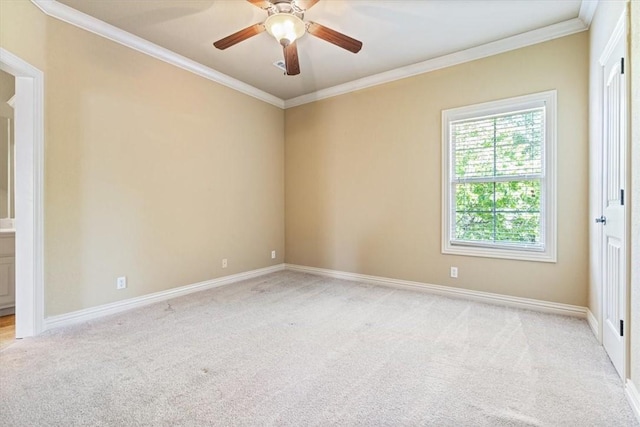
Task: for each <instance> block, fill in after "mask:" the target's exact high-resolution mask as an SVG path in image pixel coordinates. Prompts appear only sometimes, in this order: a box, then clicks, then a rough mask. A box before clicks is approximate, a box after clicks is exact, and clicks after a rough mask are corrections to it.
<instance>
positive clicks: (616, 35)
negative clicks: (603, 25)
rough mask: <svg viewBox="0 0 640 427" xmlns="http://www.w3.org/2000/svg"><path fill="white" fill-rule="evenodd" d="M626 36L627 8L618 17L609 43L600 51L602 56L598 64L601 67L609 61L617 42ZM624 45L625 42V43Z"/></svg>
mask: <svg viewBox="0 0 640 427" xmlns="http://www.w3.org/2000/svg"><path fill="white" fill-rule="evenodd" d="M626 34H627V8H625V9H624V11H623V12H622V14H621V15H620V17H619V18H618V22H616V26H615V28H614V29H613V32H612V33H611V36H610V37H609V41H608V42H607V45H606V46H605V47H604V49H603V50H602V54H601V55H600V59H599V60H598V62H599V63H600V65H601V66H602V67H604V66H605V64H606V63H607V61H609V57H611V54H612V53H613V50H614V49H615V48H616V46H617V45H618V42H619V41H620V39H621V38H622V37H626ZM625 43H626V42H625Z"/></svg>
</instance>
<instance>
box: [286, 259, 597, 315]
mask: <svg viewBox="0 0 640 427" xmlns="http://www.w3.org/2000/svg"><path fill="white" fill-rule="evenodd" d="M285 268H286V269H287V270H291V271H298V272H301V273H309V274H315V275H320V276H327V277H334V278H337V279H345V280H355V281H361V282H368V283H373V284H377V285H383V286H391V287H396V288H403V289H413V290H422V291H427V292H431V293H434V294H438V295H443V296H448V297H454V298H465V299H470V300H474V301H480V302H486V303H490V304H498V305H505V306H509V307H517V308H525V309H528V310H534V311H539V312H543V313H554V314H562V315H565V316H574V317H581V318H586V317H587V308H586V307H580V306H577V305H570V304H562V303H557V302H549V301H542V300H537V299H531V298H521V297H513V296H509V295H501V294H493V293H490V292H482V291H472V290H468V289H461V288H453V287H450V286H442V285H432V284H430V283H422V282H411V281H408V280H399V279H390V278H387V277H379V276H368V275H365V274H357V273H348V272H344V271H336V270H328V269H325V268H317V267H307V266H303V265H295V264H285Z"/></svg>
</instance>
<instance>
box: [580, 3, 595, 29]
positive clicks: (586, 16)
mask: <svg viewBox="0 0 640 427" xmlns="http://www.w3.org/2000/svg"><path fill="white" fill-rule="evenodd" d="M597 7H598V0H582V4H580V12H579V13H578V18H580V19H581V20H582V22H584V25H586V26H587V28H589V27H590V26H591V21H593V15H595V13H596V8H597Z"/></svg>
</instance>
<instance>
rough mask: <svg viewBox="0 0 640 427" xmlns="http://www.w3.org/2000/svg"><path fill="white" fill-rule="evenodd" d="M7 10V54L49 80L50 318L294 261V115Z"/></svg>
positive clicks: (0, 22) (13, 6)
mask: <svg viewBox="0 0 640 427" xmlns="http://www.w3.org/2000/svg"><path fill="white" fill-rule="evenodd" d="M0 3H1V6H0V7H1V13H0V45H1V46H2V47H3V48H5V49H7V50H9V51H11V52H13V53H14V54H16V55H18V56H20V57H21V58H22V59H24V60H25V61H27V62H29V63H31V64H32V65H34V66H36V67H38V68H39V69H41V70H42V71H44V74H45V145H46V155H45V294H46V295H45V310H46V314H47V315H49V316H50V315H56V314H61V313H66V312H70V311H73V310H78V309H82V308H87V307H92V306H96V305H100V304H104V303H109V302H113V301H117V300H121V299H126V298H131V297H134V296H138V295H143V294H147V293H150V292H156V291H162V290H166V289H169V288H172V287H177V286H182V285H188V284H192V283H196V282H199V281H203V280H207V279H212V278H215V277H219V276H224V275H228V274H233V273H237V272H242V271H247V270H251V269H256V268H260V267H266V266H269V265H273V264H277V263H280V262H282V257H280V258H279V259H276V260H271V258H270V252H271V250H272V249H275V250H277V251H278V254H279V255H281V256H282V254H283V253H284V175H283V173H284V165H283V161H284V144H283V141H284V127H283V120H284V116H283V115H284V113H283V111H282V110H280V109H278V108H277V107H274V106H271V105H269V104H266V103H264V102H261V101H259V100H256V99H254V98H251V97H249V96H246V95H242V94H240V93H238V92H236V91H234V90H232V89H229V88H226V87H223V86H220V85H218V84H215V83H213V82H211V81H208V80H205V79H203V78H200V77H198V76H195V75H193V74H191V73H188V72H186V71H183V70H181V69H178V68H176V67H174V66H171V65H168V64H166V63H164V62H161V61H158V60H155V59H153V58H151V57H148V56H146V55H143V54H141V53H138V52H136V51H134V50H132V49H129V48H126V47H123V46H121V45H118V44H116V43H113V42H110V41H108V40H106V39H103V38H101V37H98V36H96V35H93V34H91V33H88V32H86V31H83V30H80V29H78V28H76V27H73V26H71V25H68V24H66V23H63V22H61V21H58V20H55V19H52V18H49V17H46V16H45V15H44V14H43V13H41V12H40V11H39V10H38V9H37V8H36V7H35V6H34V5H33V4H31V3H30V2H28V1H11V2H7V1H1V2H0ZM222 258H228V260H229V267H228V268H227V269H224V270H223V269H222V268H221V259H222ZM121 275H126V276H128V280H129V288H128V289H126V290H124V291H117V290H116V287H115V281H116V277H117V276H121ZM18 285H19V284H18Z"/></svg>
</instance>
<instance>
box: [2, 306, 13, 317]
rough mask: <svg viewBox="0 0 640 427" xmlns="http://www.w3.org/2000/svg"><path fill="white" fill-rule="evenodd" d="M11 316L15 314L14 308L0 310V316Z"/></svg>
mask: <svg viewBox="0 0 640 427" xmlns="http://www.w3.org/2000/svg"><path fill="white" fill-rule="evenodd" d="M11 314H16V308H15V307H5V308H0V316H9V315H11Z"/></svg>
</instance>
